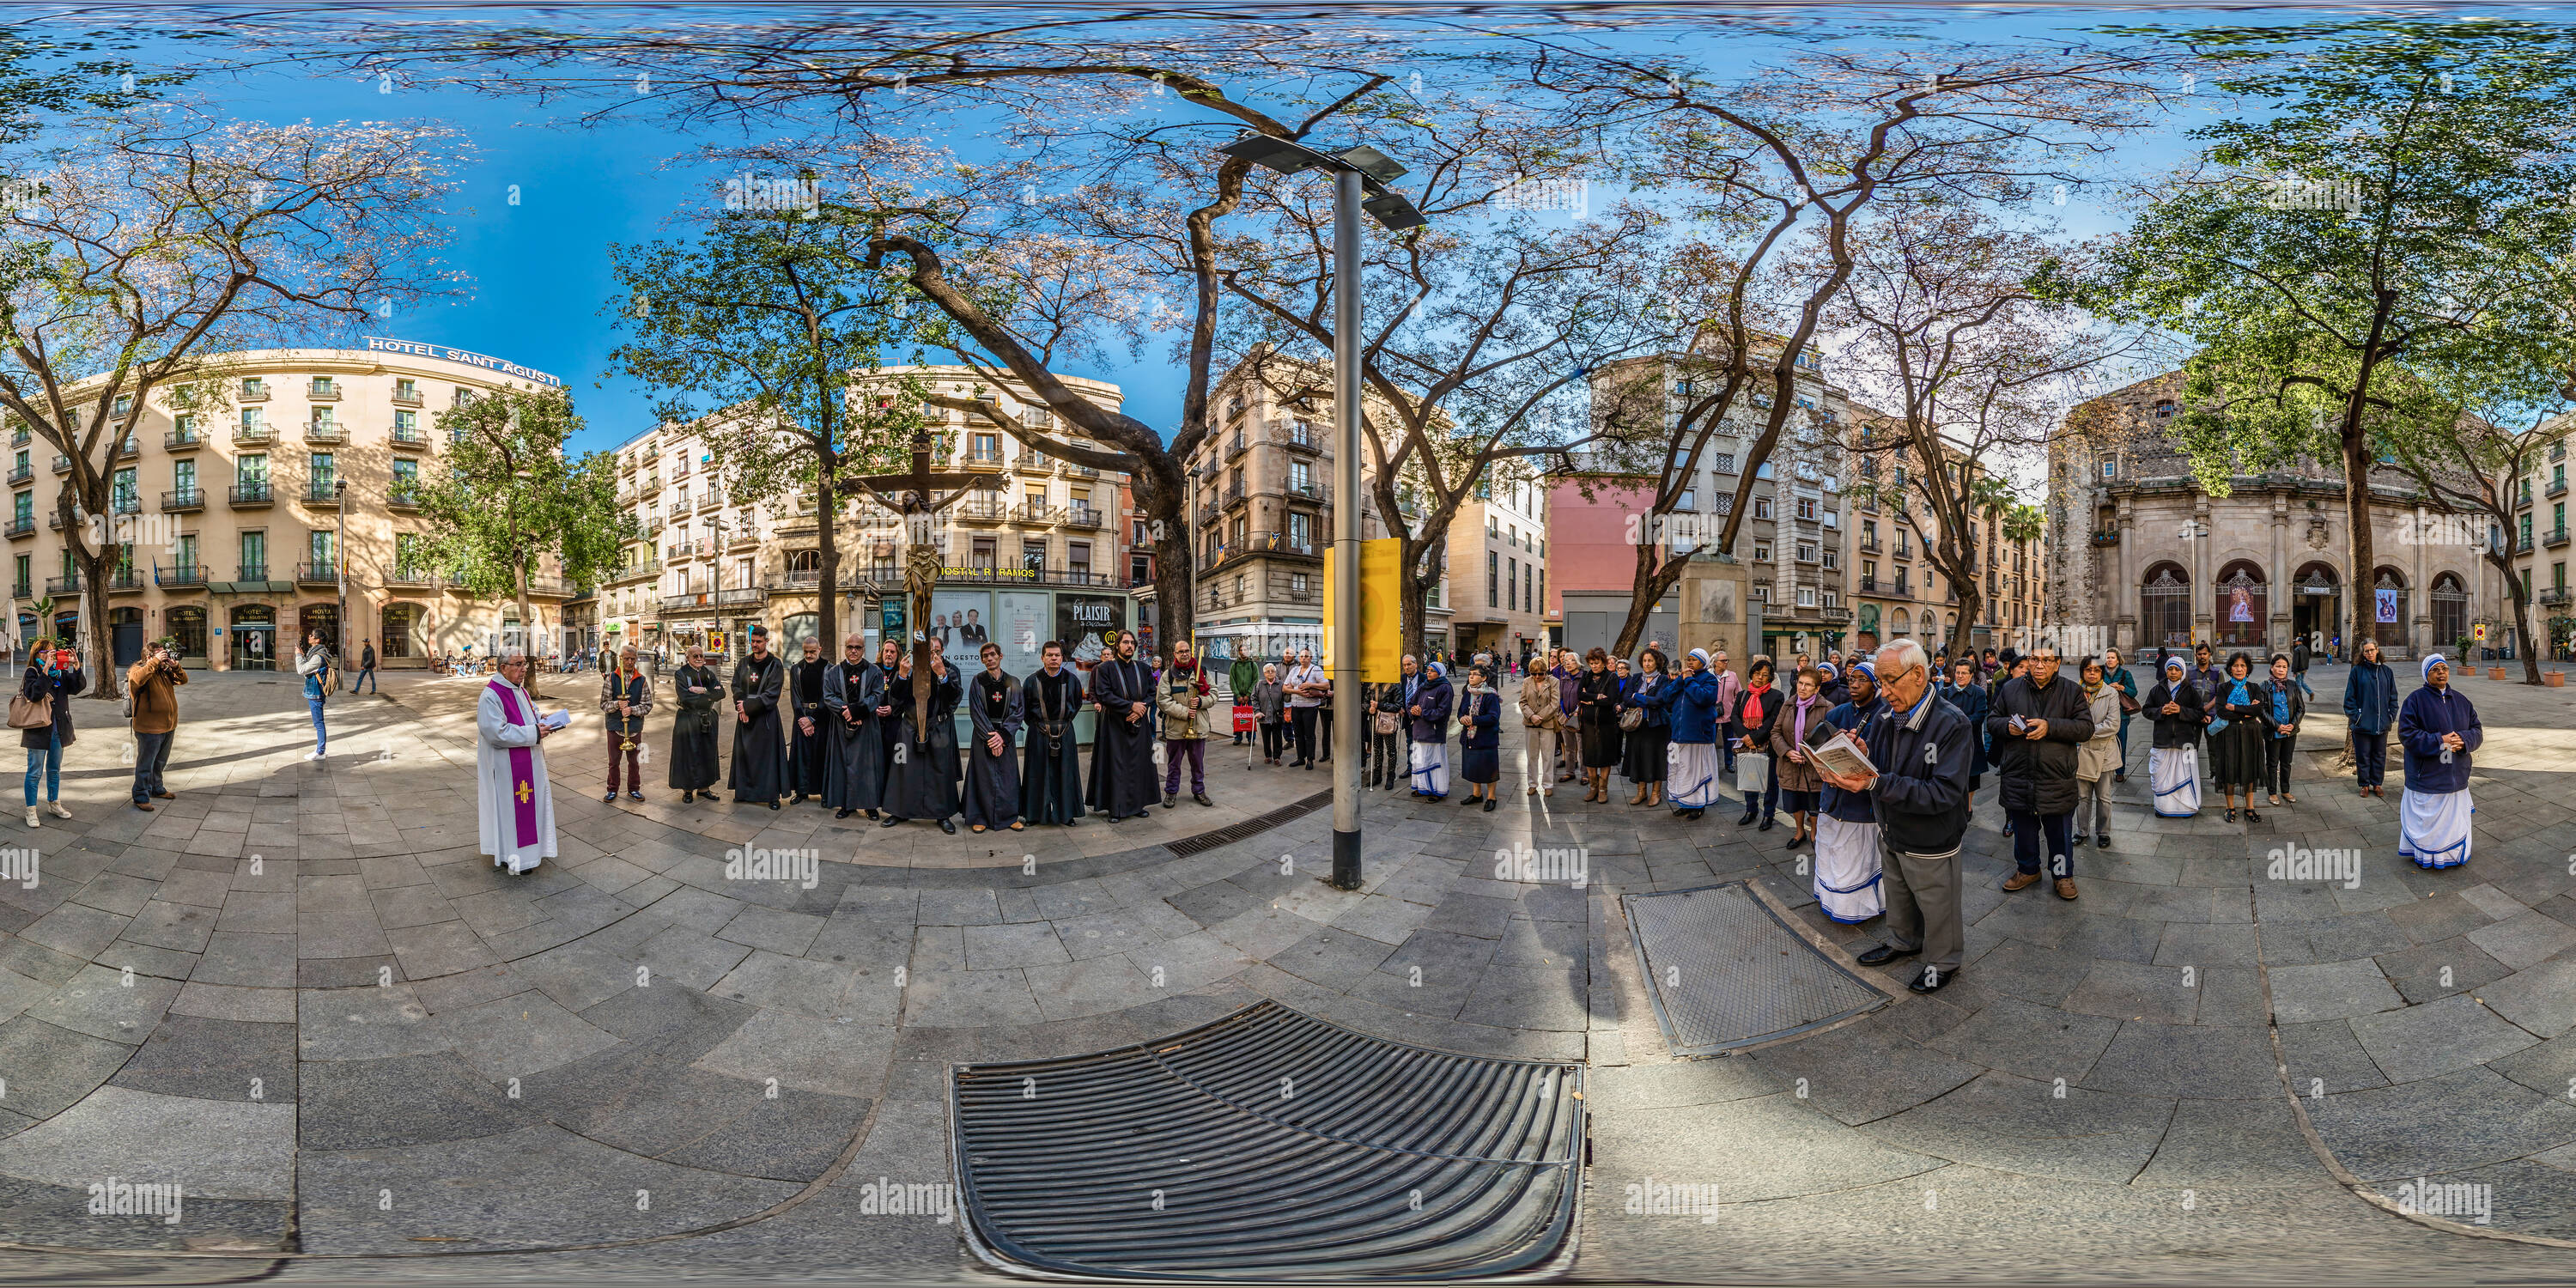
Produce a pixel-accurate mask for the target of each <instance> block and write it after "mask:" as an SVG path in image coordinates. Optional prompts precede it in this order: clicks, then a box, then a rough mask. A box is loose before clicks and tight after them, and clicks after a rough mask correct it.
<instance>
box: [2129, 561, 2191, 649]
mask: <svg viewBox="0 0 2576 1288" xmlns="http://www.w3.org/2000/svg"><path fill="white" fill-rule="evenodd" d="M2138 642H2139V644H2140V645H2141V646H2143V647H2146V648H2156V647H2160V646H2161V647H2164V648H2190V647H2191V574H2190V573H2187V572H2184V571H2183V570H2182V565H2181V564H2177V563H2160V564H2157V565H2156V566H2155V567H2153V568H2149V569H2148V570H2147V575H2146V578H2145V579H2144V580H2142V581H2140V582H2139V583H2138Z"/></svg>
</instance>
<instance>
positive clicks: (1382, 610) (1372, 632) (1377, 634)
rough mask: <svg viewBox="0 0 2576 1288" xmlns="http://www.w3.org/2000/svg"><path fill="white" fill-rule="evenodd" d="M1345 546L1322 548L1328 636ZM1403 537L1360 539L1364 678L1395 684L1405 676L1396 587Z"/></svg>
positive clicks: (1329, 639) (1400, 576) (1327, 636)
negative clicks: (1334, 589) (1341, 556)
mask: <svg viewBox="0 0 2576 1288" xmlns="http://www.w3.org/2000/svg"><path fill="white" fill-rule="evenodd" d="M1340 555H1341V549H1340V547H1339V546H1338V545H1333V546H1326V547H1325V548H1324V642H1325V643H1326V644H1327V645H1330V644H1331V643H1332V641H1333V604H1334V603H1335V602H1336V601H1335V598H1334V594H1333V588H1334V587H1335V586H1336V585H1338V584H1339V583H1338V581H1337V580H1336V578H1337V577H1338V575H1339V567H1338V565H1339V564H1340V562H1341V560H1340ZM1403 576H1404V542H1403V541H1402V540H1400V539H1398V538H1395V537H1381V538H1379V539H1377V540H1375V541H1363V542H1361V543H1360V679H1361V681H1362V682H1364V683H1367V684H1391V683H1394V682H1395V681H1398V680H1401V679H1403V678H1404V626H1403V616H1402V614H1401V613H1400V612H1399V611H1398V604H1399V602H1400V601H1399V597H1398V596H1397V594H1396V589H1397V587H1398V586H1399V585H1401V584H1402V582H1403Z"/></svg>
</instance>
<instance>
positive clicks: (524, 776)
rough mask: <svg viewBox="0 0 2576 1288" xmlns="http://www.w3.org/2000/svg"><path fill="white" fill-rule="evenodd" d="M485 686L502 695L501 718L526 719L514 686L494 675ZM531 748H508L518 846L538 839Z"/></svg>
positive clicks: (518, 722) (514, 721) (517, 721)
mask: <svg viewBox="0 0 2576 1288" xmlns="http://www.w3.org/2000/svg"><path fill="white" fill-rule="evenodd" d="M487 687H489V688H490V689H491V690H492V692H494V693H497V694H499V695H500V696H501V716H502V718H503V719H506V720H508V721H509V722H510V723H511V724H514V725H521V724H526V723H528V721H527V719H526V717H524V716H522V715H520V714H519V694H518V691H517V690H515V689H513V688H511V687H510V686H509V685H507V684H505V683H503V682H502V681H500V680H499V679H497V678H496V679H494V680H493V681H492V683H491V684H490V685H489V686H487ZM532 750H533V749H532V748H528V747H512V748H510V749H509V752H510V812H511V814H512V815H513V816H515V817H516V818H517V820H518V824H519V842H518V847H517V848H526V847H529V846H533V845H535V844H536V843H537V789H536V782H537V759H536V757H535V756H533V755H531V754H529V753H530V752H531V751H532Z"/></svg>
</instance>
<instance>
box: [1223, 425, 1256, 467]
mask: <svg viewBox="0 0 2576 1288" xmlns="http://www.w3.org/2000/svg"><path fill="white" fill-rule="evenodd" d="M1250 446H1252V439H1251V436H1250V435H1247V434H1246V433H1244V431H1242V430H1240V429H1238V430H1236V431H1234V432H1233V433H1232V434H1229V435H1227V436H1226V440H1225V459H1226V460H1228V461H1232V460H1233V459H1234V458H1235V457H1238V456H1241V455H1243V452H1244V449H1245V448H1248V447H1250Z"/></svg>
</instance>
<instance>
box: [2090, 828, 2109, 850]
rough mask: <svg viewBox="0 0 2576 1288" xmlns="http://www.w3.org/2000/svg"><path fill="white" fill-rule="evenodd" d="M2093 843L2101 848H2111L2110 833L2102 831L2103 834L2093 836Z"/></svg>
mask: <svg viewBox="0 0 2576 1288" xmlns="http://www.w3.org/2000/svg"><path fill="white" fill-rule="evenodd" d="M2093 844H2094V845H2095V846H2097V847H2099V848H2101V849H2105V850H2107V849H2110V848H2111V834H2110V833H2108V832H2104V833H2103V834H2101V835H2100V836H2097V837H2094V838H2093Z"/></svg>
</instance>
